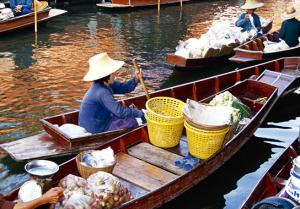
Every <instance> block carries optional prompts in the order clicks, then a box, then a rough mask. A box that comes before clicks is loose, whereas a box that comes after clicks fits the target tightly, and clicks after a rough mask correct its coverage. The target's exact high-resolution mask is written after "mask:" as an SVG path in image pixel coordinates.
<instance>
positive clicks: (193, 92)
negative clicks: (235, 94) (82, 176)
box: [0, 57, 300, 161]
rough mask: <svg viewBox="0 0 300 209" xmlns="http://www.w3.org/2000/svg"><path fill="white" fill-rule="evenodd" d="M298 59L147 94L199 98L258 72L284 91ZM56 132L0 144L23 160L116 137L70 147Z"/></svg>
mask: <svg viewBox="0 0 300 209" xmlns="http://www.w3.org/2000/svg"><path fill="white" fill-rule="evenodd" d="M299 62H300V58H297V57H292V58H281V59H277V60H274V61H270V62H266V63H263V64H260V65H255V66H252V67H247V68H243V69H239V70H235V71H231V72H228V73H224V74H221V75H217V76H213V77H209V78H205V79H201V80H198V81H194V82H189V83H186V84H182V85H178V86H174V87H171V88H166V89H162V90H159V91H156V92H153V93H151V94H150V96H151V97H156V96H168V97H174V98H177V99H180V100H182V101H184V102H185V101H186V99H187V98H192V99H194V100H196V101H199V100H202V99H204V98H206V97H209V96H211V95H213V94H216V93H218V92H220V91H222V90H224V89H226V88H229V87H230V86H233V85H235V84H236V83H238V82H240V81H243V80H245V79H248V78H250V77H251V76H256V77H258V76H260V75H261V76H260V78H259V80H261V81H262V82H265V83H270V84H272V85H275V86H277V87H278V89H279V91H278V92H279V93H280V94H283V93H286V92H287V93H288V92H289V91H292V90H293V89H296V87H297V86H299V85H300V83H299V82H300V81H299V76H300V75H299V73H298V74H297V71H296V70H295V69H296V66H297V63H299ZM265 69H268V70H269V71H268V73H267V72H266V73H264V74H262V73H263V72H264V70H265ZM146 101H147V98H146V96H138V97H132V98H128V99H124V100H121V101H120V103H121V104H122V105H130V104H132V103H133V104H134V105H135V106H136V107H138V108H140V109H141V108H145V103H146ZM43 120H44V121H45V123H44V126H48V127H50V128H51V126H53V125H54V124H59V125H62V124H64V123H74V124H78V111H75V112H71V113H65V114H62V115H58V116H53V117H49V118H45V119H43ZM47 122H48V123H47ZM46 130H47V128H46ZM52 131H53V132H55V128H53V130H52ZM52 135H53V133H52ZM58 135H60V133H57V135H56V136H54V137H52V136H51V135H49V134H47V133H46V132H43V133H41V134H38V135H34V136H30V137H26V138H23V139H19V140H16V141H13V142H8V143H4V144H1V145H0V147H1V148H2V149H3V150H4V151H5V152H7V153H8V154H9V155H10V156H11V157H12V158H13V159H14V160H16V161H25V160H30V159H35V158H50V157H58V156H64V155H71V154H76V153H78V152H80V151H82V150H87V149H92V148H95V147H98V146H100V145H102V144H104V143H106V142H107V141H109V140H111V139H112V138H114V137H116V135H114V136H104V137H100V136H98V141H94V140H91V141H90V140H89V139H88V138H86V140H81V143H79V144H77V145H76V146H71V147H70V146H69V145H66V144H64V143H61V141H60V140H59V139H58V137H57V136H58ZM104 135H105V133H104ZM119 135H120V133H119ZM32 147H38V148H39V149H32Z"/></svg>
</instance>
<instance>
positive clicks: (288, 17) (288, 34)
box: [279, 6, 300, 47]
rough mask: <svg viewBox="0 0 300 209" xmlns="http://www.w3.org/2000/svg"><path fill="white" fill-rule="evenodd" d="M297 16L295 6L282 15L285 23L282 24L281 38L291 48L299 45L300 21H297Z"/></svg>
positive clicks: (288, 8)
mask: <svg viewBox="0 0 300 209" xmlns="http://www.w3.org/2000/svg"><path fill="white" fill-rule="evenodd" d="M296 16H297V12H296V9H295V8H294V7H293V6H289V7H287V8H286V11H285V12H284V13H283V15H282V18H283V19H284V21H283V22H282V24H281V28H280V31H279V38H281V39H283V40H284V41H285V43H286V44H287V45H288V46H289V47H294V46H297V45H298V44H299V36H300V21H299V20H297V19H296Z"/></svg>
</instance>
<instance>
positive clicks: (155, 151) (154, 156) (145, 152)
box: [127, 142, 186, 175]
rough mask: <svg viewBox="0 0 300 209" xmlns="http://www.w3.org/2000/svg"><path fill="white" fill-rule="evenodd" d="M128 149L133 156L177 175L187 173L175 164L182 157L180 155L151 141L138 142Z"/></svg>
mask: <svg viewBox="0 0 300 209" xmlns="http://www.w3.org/2000/svg"><path fill="white" fill-rule="evenodd" d="M127 151H128V154H129V155H131V156H133V157H136V158H138V159H140V160H143V161H145V162H148V163H150V164H152V165H155V166H157V167H159V168H162V169H164V170H167V171H169V172H172V173H174V174H176V175H183V174H185V173H186V171H185V170H183V169H180V168H178V167H176V166H175V164H174V162H175V161H176V160H178V159H179V158H180V157H181V156H180V155H177V154H174V153H172V152H169V151H166V150H164V149H161V148H158V147H156V146H153V145H151V144H149V143H145V142H143V143H140V144H137V145H135V146H133V147H131V148H129V149H128V150H127Z"/></svg>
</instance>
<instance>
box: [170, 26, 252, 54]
mask: <svg viewBox="0 0 300 209" xmlns="http://www.w3.org/2000/svg"><path fill="white" fill-rule="evenodd" d="M255 34H256V31H254V30H252V31H250V32H247V31H245V32H241V28H239V27H235V26H232V23H231V22H229V21H226V22H225V21H224V22H215V23H214V24H213V25H212V27H211V28H210V29H209V30H208V32H207V33H205V34H202V35H201V37H200V38H190V39H188V40H186V41H179V44H178V46H177V47H176V52H175V55H178V56H182V57H185V58H205V57H214V56H222V55H228V54H230V52H231V51H232V49H233V48H234V47H237V46H238V45H239V44H241V43H244V42H245V41H247V40H248V39H250V38H252V37H253V36H254V35H255Z"/></svg>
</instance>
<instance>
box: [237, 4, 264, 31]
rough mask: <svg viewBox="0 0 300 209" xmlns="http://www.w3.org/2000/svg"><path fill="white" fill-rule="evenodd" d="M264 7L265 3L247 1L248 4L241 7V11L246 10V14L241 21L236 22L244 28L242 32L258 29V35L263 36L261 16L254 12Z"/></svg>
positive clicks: (241, 17) (240, 18)
mask: <svg viewBox="0 0 300 209" xmlns="http://www.w3.org/2000/svg"><path fill="white" fill-rule="evenodd" d="M263 5H264V4H263V3H259V2H257V1H256V0H246V3H245V4H244V5H243V6H241V9H243V10H246V12H244V13H242V14H241V15H240V17H239V19H238V20H237V21H236V22H235V25H236V26H237V27H241V28H243V29H242V31H250V30H252V29H256V30H257V34H261V22H260V19H259V16H258V15H257V14H255V13H254V12H255V10H256V9H257V8H259V7H262V6H263Z"/></svg>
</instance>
